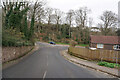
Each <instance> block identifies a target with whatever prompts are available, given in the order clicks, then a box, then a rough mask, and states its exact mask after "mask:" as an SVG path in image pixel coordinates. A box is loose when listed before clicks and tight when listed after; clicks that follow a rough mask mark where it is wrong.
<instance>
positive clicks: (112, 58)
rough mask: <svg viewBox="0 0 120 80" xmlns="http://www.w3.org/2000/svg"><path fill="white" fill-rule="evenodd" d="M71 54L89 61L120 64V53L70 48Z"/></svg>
mask: <svg viewBox="0 0 120 80" xmlns="http://www.w3.org/2000/svg"><path fill="white" fill-rule="evenodd" d="M68 51H69V53H71V54H72V55H74V56H77V57H81V58H84V59H88V60H101V61H108V62H116V63H120V51H114V50H90V49H87V48H76V47H69V50H68Z"/></svg>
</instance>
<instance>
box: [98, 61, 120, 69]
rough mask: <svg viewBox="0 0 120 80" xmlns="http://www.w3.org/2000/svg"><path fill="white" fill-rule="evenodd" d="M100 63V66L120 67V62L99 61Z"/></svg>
mask: <svg viewBox="0 0 120 80" xmlns="http://www.w3.org/2000/svg"><path fill="white" fill-rule="evenodd" d="M98 65H100V66H105V67H109V68H115V67H116V68H118V67H120V65H119V64H116V63H108V62H99V63H98Z"/></svg>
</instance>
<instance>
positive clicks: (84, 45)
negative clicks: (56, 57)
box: [77, 44, 89, 47]
mask: <svg viewBox="0 0 120 80" xmlns="http://www.w3.org/2000/svg"><path fill="white" fill-rule="evenodd" d="M77 46H83V47H86V46H89V44H78V45H77Z"/></svg>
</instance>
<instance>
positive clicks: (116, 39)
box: [91, 35, 120, 44]
mask: <svg viewBox="0 0 120 80" xmlns="http://www.w3.org/2000/svg"><path fill="white" fill-rule="evenodd" d="M91 43H100V44H120V36H93V35H92V36H91Z"/></svg>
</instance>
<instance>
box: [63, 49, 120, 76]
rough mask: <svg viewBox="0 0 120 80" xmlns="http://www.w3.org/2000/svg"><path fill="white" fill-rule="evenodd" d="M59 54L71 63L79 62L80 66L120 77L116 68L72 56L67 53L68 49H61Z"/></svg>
mask: <svg viewBox="0 0 120 80" xmlns="http://www.w3.org/2000/svg"><path fill="white" fill-rule="evenodd" d="M61 54H62V55H63V56H64V57H65V58H66V59H67V60H69V61H71V62H73V63H76V64H80V65H82V66H85V67H88V68H91V69H94V70H96V71H101V72H104V73H107V74H110V75H113V76H116V77H120V75H119V70H118V69H115V68H108V67H104V66H99V65H97V62H93V61H88V60H84V59H80V58H77V57H75V56H72V55H70V54H68V50H64V51H62V52H61Z"/></svg>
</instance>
